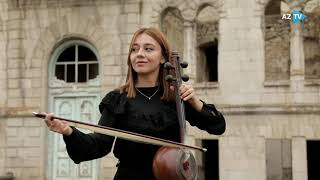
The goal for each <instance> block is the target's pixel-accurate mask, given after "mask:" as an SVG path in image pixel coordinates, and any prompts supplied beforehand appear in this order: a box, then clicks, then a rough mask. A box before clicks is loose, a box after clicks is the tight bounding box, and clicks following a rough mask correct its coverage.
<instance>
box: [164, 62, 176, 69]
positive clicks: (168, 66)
mask: <svg viewBox="0 0 320 180" xmlns="http://www.w3.org/2000/svg"><path fill="white" fill-rule="evenodd" d="M163 67H164V68H165V69H174V67H173V65H172V64H171V63H170V62H166V63H164V65H163Z"/></svg>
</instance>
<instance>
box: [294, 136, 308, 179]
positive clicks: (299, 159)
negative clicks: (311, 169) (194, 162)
mask: <svg viewBox="0 0 320 180" xmlns="http://www.w3.org/2000/svg"><path fill="white" fill-rule="evenodd" d="M291 147H292V179H293V180H308V170H307V144H306V139H305V138H304V137H293V138H292V146H291Z"/></svg>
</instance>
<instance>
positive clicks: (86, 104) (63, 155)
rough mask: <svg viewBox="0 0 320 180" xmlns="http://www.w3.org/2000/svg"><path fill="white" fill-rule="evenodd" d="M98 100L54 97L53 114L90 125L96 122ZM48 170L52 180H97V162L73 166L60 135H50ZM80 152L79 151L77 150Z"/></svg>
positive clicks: (94, 98)
mask: <svg viewBox="0 0 320 180" xmlns="http://www.w3.org/2000/svg"><path fill="white" fill-rule="evenodd" d="M98 101H99V100H98V98H97V97H96V96H91V97H90V96H89V97H88V96H87V97H54V98H53V112H54V114H55V115H56V116H59V117H64V118H67V119H72V120H78V121H82V122H87V123H91V124H97V121H98V103H97V102H98ZM79 130H80V131H82V132H85V133H88V132H89V131H85V130H81V129H79ZM49 141H51V142H49V143H52V145H51V146H52V147H50V146H49V148H50V149H49V156H50V157H49V161H52V162H49V168H51V172H50V173H49V174H51V175H50V176H51V178H50V179H52V180H97V179H98V178H99V176H98V169H99V167H98V162H97V160H93V161H86V162H81V163H80V164H74V162H73V161H72V160H71V159H70V158H69V156H68V153H67V151H66V148H65V147H66V145H65V143H64V141H63V137H62V135H60V134H57V133H52V135H51V138H49ZM79 150H80V149H79ZM50 164H51V165H50Z"/></svg>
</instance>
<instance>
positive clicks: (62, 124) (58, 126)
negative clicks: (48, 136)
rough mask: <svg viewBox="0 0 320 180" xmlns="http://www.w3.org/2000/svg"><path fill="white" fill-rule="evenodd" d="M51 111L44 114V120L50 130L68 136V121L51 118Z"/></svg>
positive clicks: (69, 129)
mask: <svg viewBox="0 0 320 180" xmlns="http://www.w3.org/2000/svg"><path fill="white" fill-rule="evenodd" d="M52 116H53V113H48V114H46V118H45V122H46V124H47V126H48V128H49V130H50V131H53V132H57V133H60V134H63V135H67V136H69V135H70V134H71V133H72V131H73V130H72V128H71V127H70V126H69V125H68V122H66V121H63V120H60V119H52Z"/></svg>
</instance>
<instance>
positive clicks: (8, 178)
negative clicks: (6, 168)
mask: <svg viewBox="0 0 320 180" xmlns="http://www.w3.org/2000/svg"><path fill="white" fill-rule="evenodd" d="M13 179H15V178H14V175H13V173H12V172H7V173H6V174H5V175H3V176H0V180H13Z"/></svg>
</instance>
